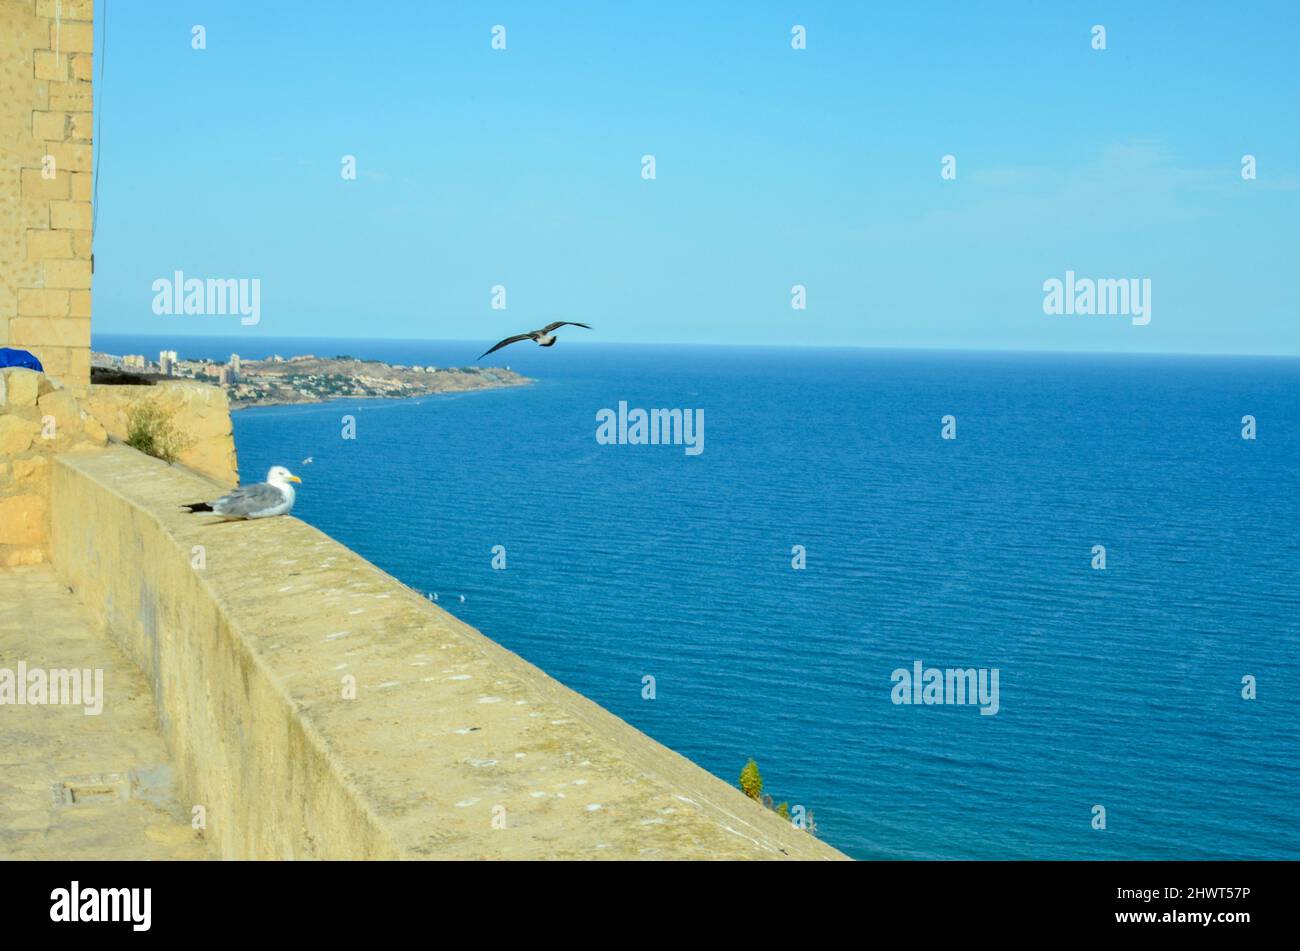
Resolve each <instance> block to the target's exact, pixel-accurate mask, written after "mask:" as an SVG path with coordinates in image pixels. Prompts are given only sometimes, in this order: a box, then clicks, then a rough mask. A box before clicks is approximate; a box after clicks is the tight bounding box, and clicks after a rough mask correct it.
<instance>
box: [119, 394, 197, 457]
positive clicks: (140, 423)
mask: <svg viewBox="0 0 1300 951" xmlns="http://www.w3.org/2000/svg"><path fill="white" fill-rule="evenodd" d="M126 444H127V445H128V446H130V447H132V448H133V449H139V450H140V451H141V452H143V453H145V454H146V455H150V456H153V457H154V458H155V459H161V460H162V461H163V462H166V463H168V464H171V463H174V462H175V461H176V460H177V459H178V458H179V457H180V454H181V453H183V452H184V451H185V450H186V448H188V446H189V442H188V441H187V440H185V439H184V438H183V437H182V436H181V434H180V433H178V432H177V431H176V427H175V426H174V425H173V424H172V414H171V413H170V412H169V411H167V410H165V409H163V408H162V407H161V406H159V405H158V404H157V403H156V402H154V401H152V400H147V401H144V402H142V403H138V404H137V405H135V406H133V407H131V410H130V412H128V413H127V416H126Z"/></svg>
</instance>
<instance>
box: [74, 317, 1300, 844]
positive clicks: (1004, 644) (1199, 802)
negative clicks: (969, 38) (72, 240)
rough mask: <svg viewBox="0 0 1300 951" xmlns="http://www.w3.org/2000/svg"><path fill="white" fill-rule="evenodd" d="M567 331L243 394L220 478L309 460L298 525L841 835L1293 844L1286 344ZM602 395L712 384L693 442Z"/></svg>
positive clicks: (330, 345) (1299, 629)
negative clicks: (969, 686) (1228, 353)
mask: <svg viewBox="0 0 1300 951" xmlns="http://www.w3.org/2000/svg"><path fill="white" fill-rule="evenodd" d="M580 332H581V331H575V332H573V333H571V334H570V335H569V336H568V338H567V339H561V341H560V344H559V346H556V347H554V348H551V349H549V350H541V349H538V348H535V347H533V346H532V345H525V346H518V347H513V348H510V349H509V350H507V351H502V353H500V354H498V355H494V358H493V359H492V360H489V361H485V362H487V363H489V364H491V363H493V362H494V361H495V357H497V356H499V357H501V358H502V359H501V360H500V361H499V362H500V363H501V364H505V363H509V364H510V365H511V366H512V368H513V369H515V370H518V371H519V372H521V373H524V374H526V375H528V376H532V377H535V378H536V379H537V383H536V384H535V385H533V386H530V387H527V388H520V389H507V390H495V391H487V392H480V393H472V394H462V395H446V396H435V397H426V398H420V399H413V400H402V401H383V400H343V401H338V402H335V403H330V404H324V405H312V406H294V407H266V408H254V409H248V410H242V411H239V412H238V413H236V414H235V436H236V443H237V446H238V450H239V461H240V470H241V474H242V476H243V478H244V479H245V480H249V481H256V480H259V479H261V478H262V477H263V475H264V473H265V470H266V469H267V468H268V467H269V466H270V465H272V464H276V463H283V464H288V465H290V466H291V467H294V468H296V469H297V468H299V466H298V464H299V463H300V461H301V460H302V459H304V458H306V457H308V456H310V457H312V458H313V459H314V462H313V463H312V464H311V465H308V466H302V467H300V471H301V474H302V475H303V477H304V485H303V486H302V488H301V490H300V492H299V495H298V505H297V508H296V509H295V512H294V514H295V515H298V516H300V517H301V518H303V519H305V520H306V521H308V522H310V523H311V524H313V525H315V526H317V527H318V528H320V529H322V530H323V531H325V532H327V533H328V534H330V535H331V536H333V537H334V538H336V539H338V540H339V541H341V542H343V543H344V544H346V545H348V546H349V547H351V548H353V549H355V550H356V551H358V552H359V553H361V554H362V555H364V556H365V557H366V558H368V559H370V560H371V561H373V562H374V563H375V564H377V565H379V566H380V567H382V568H383V569H385V570H386V571H388V572H390V573H392V574H393V575H395V576H396V577H398V578H399V579H401V580H402V581H404V582H406V583H407V584H409V585H411V586H412V587H414V588H417V589H419V590H421V591H425V592H437V593H438V595H439V601H440V604H441V605H442V606H443V607H444V608H446V609H447V610H448V611H450V612H452V613H453V614H455V615H457V616H458V617H460V618H462V619H463V620H465V621H466V622H468V623H470V624H472V625H474V626H475V627H477V628H479V629H480V630H482V631H483V632H484V633H486V634H487V635H488V636H490V637H492V638H493V639H495V640H496V641H498V642H499V643H501V644H503V645H505V646H506V647H508V648H510V649H511V650H513V651H515V652H517V653H519V654H521V655H522V656H524V657H525V658H527V659H528V660H529V661H531V662H533V663H534V664H536V665H537V666H539V667H541V668H542V669H543V670H545V671H547V672H548V673H550V674H551V675H553V676H554V677H556V678H558V679H559V680H561V681H563V682H564V683H565V684H567V685H569V686H570V687H572V688H574V689H575V690H577V691H579V692H581V693H583V694H585V695H586V696H588V697H590V698H592V699H593V700H595V701H597V702H598V703H600V704H602V705H604V706H605V707H606V708H608V709H610V710H612V711H613V712H614V713H616V714H618V715H619V716H620V717H622V718H624V719H625V720H627V721H628V722H630V723H632V724H634V725H635V726H637V727H638V728H640V729H641V730H643V731H645V732H646V733H648V734H650V735H651V736H653V737H655V738H656V739H658V740H659V741H661V742H663V743H664V744H666V745H668V746H670V747H672V748H673V749H675V750H677V751H679V752H681V753H683V754H684V755H686V756H688V757H690V758H691V759H692V760H694V761H695V762H697V763H699V764H701V765H702V766H704V767H705V768H707V769H709V770H710V771H712V772H713V773H715V774H716V775H718V776H719V777H721V778H723V779H725V780H727V781H728V782H731V783H735V782H736V781H737V777H738V775H739V773H740V770H741V768H742V767H743V766H744V764H745V762H746V760H747V759H749V758H750V757H753V758H754V759H755V760H756V761H757V762H758V764H759V767H760V769H761V771H762V775H763V779H764V782H765V788H766V790H767V791H768V792H770V793H771V794H772V795H773V796H774V797H775V798H776V800H777V801H788V802H790V803H791V804H800V805H803V806H804V807H805V808H806V809H808V810H810V811H812V812H813V813H814V815H815V817H816V823H817V826H818V834H819V835H820V836H821V837H822V838H824V839H825V840H827V841H828V842H830V843H831V844H833V845H835V846H837V847H839V848H840V849H842V850H844V851H845V852H847V853H848V854H849V855H852V856H854V857H857V858H861V859H880V858H885V859H1110V858H1113V859H1244V858H1289V859H1294V858H1300V795H1297V788H1298V787H1300V783H1298V780H1300V661H1298V659H1297V653H1298V652H1297V647H1298V646H1300V518H1298V517H1297V515H1298V511H1300V361H1297V360H1294V359H1269V358H1226V357H1225V358H1218V357H1161V356H1127V355H1082V354H1038V353H957V352H940V351H914V352H909V351H872V350H818V349H768V348H752V349H749V348H720V347H657V346H631V345H628V346H614V345H600V344H591V343H578V342H575V341H574V340H573V338H574V337H575V336H576V334H577V333H580ZM95 347H96V348H97V349H102V350H109V351H111V352H118V353H121V352H139V353H149V354H156V352H157V351H158V350H160V349H163V348H164V347H166V348H168V349H176V350H178V351H179V352H180V354H181V356H182V357H187V356H188V357H203V356H209V357H218V358H222V359H224V358H226V357H227V356H229V354H230V353H231V352H232V351H237V352H239V353H240V354H241V356H243V357H244V358H246V359H248V358H255V357H260V356H266V355H268V354H270V353H273V352H278V353H282V354H284V355H285V356H290V355H292V354H296V353H315V354H317V355H331V356H332V355H335V354H345V353H346V354H351V355H354V356H358V357H368V358H375V359H380V360H386V361H390V362H400V363H419V364H433V365H436V366H450V365H457V366H459V365H468V364H472V363H473V362H474V360H475V358H476V357H477V355H478V353H480V352H481V351H482V350H483V349H485V347H481V346H476V345H474V344H470V343H439V342H425V341H421V342H403V341H384V340H370V341H361V340H330V341H315V340H292V341H290V340H276V339H270V338H253V339H250V338H234V339H231V338H228V339H215V338H192V337H171V338H166V337H148V338H142V337H114V336H113V335H96V338H95ZM619 401H626V402H627V403H628V405H629V406H630V407H641V408H646V409H649V408H670V407H676V408H684V409H702V410H704V418H705V430H704V435H705V441H704V452H703V453H702V454H700V455H698V456H690V455H687V454H686V453H685V452H684V451H683V447H681V446H632V445H600V444H598V443H597V441H596V438H595V432H596V426H597V423H596V414H597V412H598V411H599V410H601V409H604V408H610V409H616V408H617V406H618V403H619ZM344 414H351V415H353V416H355V418H356V439H355V440H345V439H342V438H341V431H342V422H341V417H342V416H343V415H344ZM1248 414H1249V415H1252V416H1254V417H1255V418H1256V420H1257V426H1258V436H1257V438H1256V439H1254V440H1246V439H1243V438H1242V437H1241V430H1242V417H1243V416H1245V415H1248ZM946 415H951V416H953V417H955V420H956V436H957V438H956V439H952V440H945V439H942V438H941V435H940V431H941V419H942V418H943V417H944V416H946ZM498 545H500V546H504V548H505V551H506V559H507V567H506V569H505V570H494V569H493V567H492V559H493V548H494V546H498ZM1097 545H1102V546H1104V547H1105V556H1106V567H1105V569H1104V570H1099V569H1096V568H1094V567H1093V564H1094V553H1093V552H1094V546H1097ZM794 546H803V548H804V550H805V552H806V567H805V568H804V569H802V570H796V569H794V568H793V567H792V559H793V558H794V555H793V554H792V550H793V549H794ZM461 595H464V598H465V600H464V602H463V603H462V602H461V601H460V596H461ZM917 661H920V662H922V664H923V665H924V666H925V667H937V668H971V667H974V668H989V669H992V668H996V669H997V670H998V672H999V703H998V712H997V713H996V715H991V716H989V715H981V714H980V711H979V707H977V706H971V705H964V706H963V705H904V704H895V703H894V702H893V701H892V700H891V694H892V692H893V687H894V682H893V680H892V679H891V675H892V673H893V671H895V670H896V669H899V668H903V669H906V670H909V671H910V670H911V669H912V667H913V665H914V663H915V662H917ZM647 675H648V676H652V677H653V678H654V684H655V698H654V699H653V700H647V699H643V696H642V694H643V678H644V677H646V676H647ZM1246 677H1252V678H1254V681H1255V684H1256V688H1255V689H1256V690H1257V696H1256V698H1255V699H1253V700H1251V699H1245V698H1243V689H1244V688H1243V678H1246ZM1095 806H1102V807H1104V809H1105V823H1106V824H1105V828H1104V829H1094V828H1093V818H1094V807H1095Z"/></svg>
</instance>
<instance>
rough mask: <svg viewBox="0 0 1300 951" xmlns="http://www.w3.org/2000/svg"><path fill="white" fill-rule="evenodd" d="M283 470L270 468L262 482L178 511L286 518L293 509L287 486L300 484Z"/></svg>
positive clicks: (287, 471)
mask: <svg viewBox="0 0 1300 951" xmlns="http://www.w3.org/2000/svg"><path fill="white" fill-rule="evenodd" d="M301 481H302V479H299V478H298V477H297V476H296V475H294V474H293V473H292V472H290V471H289V470H288V469H286V468H285V467H284V466H272V467H271V470H270V471H269V472H268V473H267V474H266V481H265V482H258V483H255V484H253V485H244V486H240V487H239V488H238V489H235V490H234V491H233V492H230V493H228V494H227V495H223V496H222V497H221V498H219V499H214V500H213V501H211V502H190V503H189V504H188V505H182V506H181V508H183V509H188V510H189V511H191V512H212V513H213V514H215V515H224V516H226V517H227V518H270V517H271V516H273V515H288V514H289V510H290V509H292V508H293V499H294V492H293V486H292V485H290V484H289V483H290V482H301Z"/></svg>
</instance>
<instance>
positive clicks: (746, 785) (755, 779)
mask: <svg viewBox="0 0 1300 951" xmlns="http://www.w3.org/2000/svg"><path fill="white" fill-rule="evenodd" d="M740 790H741V792H743V793H744V794H745V795H746V796H748V797H749V798H750V799H758V797H759V796H761V795H762V794H763V777H762V775H761V774H760V773H759V771H758V764H757V763H755V762H754V760H753V759H752V758H751V759H750V761H749V762H748V763H746V764H745V768H744V769H742V770H741V771H740Z"/></svg>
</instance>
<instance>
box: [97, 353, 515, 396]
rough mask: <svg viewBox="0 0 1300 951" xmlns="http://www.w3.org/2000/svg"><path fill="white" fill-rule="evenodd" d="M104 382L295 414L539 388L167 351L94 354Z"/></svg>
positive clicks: (486, 370)
mask: <svg viewBox="0 0 1300 951" xmlns="http://www.w3.org/2000/svg"><path fill="white" fill-rule="evenodd" d="M91 364H92V368H93V371H94V373H95V375H96V377H97V378H98V379H97V382H104V383H140V384H146V385H148V384H156V383H159V382H162V381H166V380H185V379H189V380H197V381H199V382H202V383H208V384H212V385H216V386H220V387H221V388H222V389H224V390H225V391H226V395H227V397H228V398H229V400H230V409H231V410H232V411H234V410H239V409H245V408H247V407H250V406H289V405H298V404H304V403H325V402H328V401H330V400H336V399H351V398H366V399H408V398H410V397H415V396H429V395H433V394H438V393H465V392H470V391H473V390H485V389H498V388H501V387H509V386H526V385H528V384H530V383H533V382H534V381H533V380H532V379H530V378H529V377H526V376H523V375H522V374H519V373H515V372H514V371H513V370H511V369H509V368H508V367H507V368H504V369H503V368H500V367H476V366H471V367H441V368H440V367H434V366H407V365H404V364H393V363H385V362H383V361H381V360H361V359H358V358H356V357H353V356H351V355H347V354H344V355H339V356H334V357H317V356H314V355H312V354H304V355H300V356H295V357H287V358H286V357H281V356H278V355H276V356H272V357H268V358H266V359H263V360H241V359H240V357H239V355H238V354H231V356H230V359H229V360H228V361H227V362H226V363H218V362H216V361H214V360H210V359H204V360H186V359H180V358H179V357H178V356H177V354H176V352H175V351H174V350H172V351H167V350H164V351H162V352H161V353H160V354H159V355H158V360H156V361H154V360H150V359H148V358H146V357H145V356H143V355H142V354H128V355H125V356H118V355H115V354H108V353H98V352H97V353H94V354H93V355H92V360H91Z"/></svg>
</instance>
